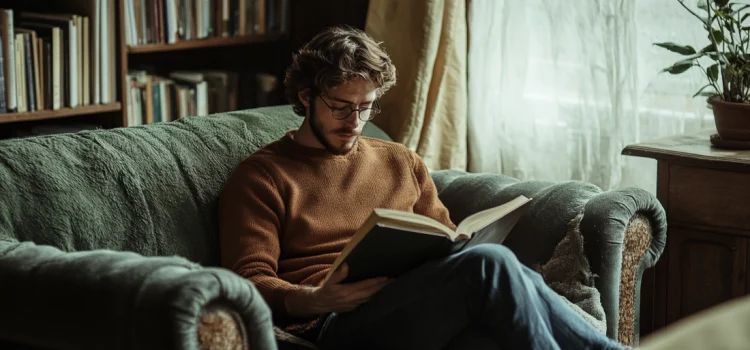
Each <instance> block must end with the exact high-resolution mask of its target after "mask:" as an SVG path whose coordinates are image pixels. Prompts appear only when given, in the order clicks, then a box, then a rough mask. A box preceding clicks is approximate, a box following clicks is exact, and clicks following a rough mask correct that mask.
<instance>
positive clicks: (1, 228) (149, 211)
mask: <svg viewBox="0 0 750 350" xmlns="http://www.w3.org/2000/svg"><path fill="white" fill-rule="evenodd" d="M301 121H302V118H299V117H297V116H295V115H294V114H293V112H292V111H291V108H290V107H289V108H281V109H280V108H266V109H256V110H251V111H243V112H235V113H228V114H221V115H216V116H209V117H191V118H186V119H183V120H180V121H178V122H174V123H166V124H157V125H151V126H148V127H145V126H144V127H132V128H124V129H115V130H107V131H94V132H80V133H77V134H65V135H51V136H44V137H36V138H30V139H13V140H6V141H3V142H0V193H2V199H1V200H0V236H3V235H5V236H8V237H13V238H15V239H17V240H19V241H34V242H36V243H37V244H49V245H53V246H56V247H59V248H61V249H63V250H65V251H76V250H78V251H80V250H93V249H98V248H108V249H113V250H123V251H132V252H137V253H141V254H144V255H151V256H153V255H159V256H164V255H180V256H184V257H187V258H188V259H190V260H193V261H196V262H199V263H202V264H205V265H216V264H217V263H218V253H219V252H218V235H217V232H216V230H217V221H216V203H217V196H218V194H219V191H220V189H221V187H222V186H223V184H224V181H225V180H226V177H227V176H228V174H229V172H231V170H232V168H233V167H234V166H235V165H236V164H237V163H239V162H240V161H241V160H242V159H243V158H245V157H247V156H248V155H250V154H251V153H252V152H253V151H255V150H256V149H257V148H258V147H261V146H262V145H265V144H267V143H269V142H271V141H273V140H275V139H277V138H279V137H281V136H282V135H283V134H284V132H286V130H288V129H291V128H296V127H298V126H299V124H300V123H301ZM370 132H374V130H370ZM383 135H384V134H379V135H378V136H381V137H382V136H383Z"/></svg>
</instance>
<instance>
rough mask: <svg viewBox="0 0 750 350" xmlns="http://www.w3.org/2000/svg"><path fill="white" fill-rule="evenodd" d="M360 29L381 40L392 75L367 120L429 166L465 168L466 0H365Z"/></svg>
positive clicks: (432, 167) (434, 167)
mask: <svg viewBox="0 0 750 350" xmlns="http://www.w3.org/2000/svg"><path fill="white" fill-rule="evenodd" d="M365 31H366V32H367V33H368V34H370V35H371V36H372V37H373V38H374V39H375V40H377V41H381V42H383V43H384V46H385V49H386V51H387V52H388V53H389V55H390V56H391V59H392V60H393V63H394V64H395V66H396V69H397V76H398V81H397V83H396V85H395V86H394V87H393V88H392V89H391V90H390V91H389V92H388V93H387V94H385V95H384V96H383V98H382V99H381V100H380V101H379V102H380V106H381V108H382V109H383V112H382V113H381V114H380V115H378V117H377V118H375V119H374V120H373V123H375V124H376V125H378V126H379V127H381V128H382V129H383V130H385V132H386V133H388V134H389V135H390V136H391V137H392V138H393V139H394V140H395V141H397V142H400V143H403V144H404V145H406V146H407V147H409V148H410V149H412V150H414V151H416V152H417V153H418V154H419V155H420V156H421V157H422V159H423V160H424V162H425V164H426V165H427V167H428V168H429V169H430V170H439V169H460V170H466V169H467V99H468V97H467V96H468V95H467V25H466V2H465V1H455V0H425V1H404V0H371V1H370V5H369V11H368V15H367V22H366V25H365Z"/></svg>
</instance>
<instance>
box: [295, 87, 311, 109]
mask: <svg viewBox="0 0 750 350" xmlns="http://www.w3.org/2000/svg"><path fill="white" fill-rule="evenodd" d="M311 93H312V91H311V90H310V89H304V90H300V91H299V92H298V93H297V97H299V100H300V102H302V105H303V106H305V108H310V98H311V97H312V94H311Z"/></svg>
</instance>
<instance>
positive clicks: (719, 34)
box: [708, 29, 724, 45]
mask: <svg viewBox="0 0 750 350" xmlns="http://www.w3.org/2000/svg"><path fill="white" fill-rule="evenodd" d="M713 31H714V38H716V44H717V45H718V44H721V43H722V42H723V41H724V34H723V33H722V32H721V31H720V30H718V29H714V30H713ZM708 40H711V35H710V34H709V35H708Z"/></svg>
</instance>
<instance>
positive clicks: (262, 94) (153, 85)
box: [127, 70, 280, 126]
mask: <svg viewBox="0 0 750 350" xmlns="http://www.w3.org/2000/svg"><path fill="white" fill-rule="evenodd" d="M253 77H254V79H245V80H248V81H251V82H250V83H247V82H246V83H245V84H242V85H243V86H240V85H241V84H240V83H239V82H240V80H241V78H242V79H244V78H243V77H241V75H240V74H239V73H237V72H228V71H219V70H197V71H173V72H170V73H169V74H168V75H158V74H150V73H149V72H148V71H146V70H130V71H129V72H128V81H129V87H130V91H128V106H127V111H128V112H127V119H128V120H127V125H128V126H135V125H143V124H151V123H158V122H169V121H173V120H176V119H179V118H183V117H187V116H204V115H209V114H214V113H221V112H229V111H236V110H238V109H241V108H252V107H262V106H268V105H273V104H277V102H278V101H277V100H278V97H279V94H278V93H279V88H280V85H279V82H278V78H276V77H275V76H273V75H271V74H266V73H256V74H253ZM248 84H249V86H248ZM240 91H243V93H242V96H243V98H240Z"/></svg>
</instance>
